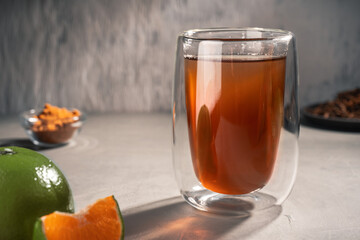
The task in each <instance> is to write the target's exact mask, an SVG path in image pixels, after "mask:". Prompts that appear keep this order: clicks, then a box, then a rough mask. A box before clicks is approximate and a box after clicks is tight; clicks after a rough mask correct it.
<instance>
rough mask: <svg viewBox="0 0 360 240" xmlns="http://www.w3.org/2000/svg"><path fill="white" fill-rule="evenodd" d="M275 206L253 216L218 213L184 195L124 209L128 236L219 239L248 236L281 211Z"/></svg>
mask: <svg viewBox="0 0 360 240" xmlns="http://www.w3.org/2000/svg"><path fill="white" fill-rule="evenodd" d="M281 210H282V209H281V207H273V208H270V209H268V210H263V211H261V212H258V213H256V214H253V215H247V216H229V215H217V214H212V213H207V212H202V211H199V210H196V209H195V208H193V207H191V206H190V205H189V204H187V203H186V202H185V201H184V200H183V199H182V198H181V197H175V198H170V199H165V200H162V201H158V202H154V203H151V204H147V205H144V206H140V207H137V208H133V209H129V210H127V211H124V213H123V217H124V223H125V239H160V240H161V239H199V240H202V239H219V238H221V237H222V236H224V235H226V234H227V233H229V232H230V231H236V236H239V237H246V236H248V235H250V234H252V233H254V232H255V231H257V230H259V229H261V228H263V227H265V226H266V225H268V224H269V223H270V222H272V221H273V220H274V219H276V218H277V217H278V216H279V215H280V213H281Z"/></svg>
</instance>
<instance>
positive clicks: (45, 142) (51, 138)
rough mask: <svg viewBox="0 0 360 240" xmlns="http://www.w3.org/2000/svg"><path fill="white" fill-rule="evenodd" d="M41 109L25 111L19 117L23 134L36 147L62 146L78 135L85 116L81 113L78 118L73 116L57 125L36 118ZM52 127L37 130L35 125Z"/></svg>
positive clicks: (53, 122) (52, 121) (50, 121)
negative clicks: (25, 134) (24, 133)
mask: <svg viewBox="0 0 360 240" xmlns="http://www.w3.org/2000/svg"><path fill="white" fill-rule="evenodd" d="M41 111H42V109H31V110H29V111H25V112H23V113H22V114H21V115H20V120H21V125H22V126H23V128H24V129H25V132H26V133H27V135H28V136H29V137H30V140H31V141H32V142H33V143H34V144H35V145H38V146H43V147H55V146H60V145H64V144H66V143H68V142H70V140H72V139H73V138H74V137H76V136H77V134H79V132H80V130H81V127H82V125H83V124H84V122H85V120H86V115H85V114H84V113H82V112H81V114H80V116H75V117H72V118H70V119H64V120H68V121H66V122H65V123H63V124H61V125H59V124H58V123H55V121H56V120H42V119H39V118H37V117H36V116H37V115H39V113H41ZM38 122H40V125H44V126H47V125H53V126H56V129H53V130H49V129H44V130H38V129H36V127H35V125H39V123H38Z"/></svg>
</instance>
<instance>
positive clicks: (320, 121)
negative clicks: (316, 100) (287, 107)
mask: <svg viewBox="0 0 360 240" xmlns="http://www.w3.org/2000/svg"><path fill="white" fill-rule="evenodd" d="M316 105H318V104H314V105H310V106H307V107H304V108H303V109H302V110H301V123H302V124H304V125H307V126H311V127H317V128H323V129H331V130H339V131H352V132H360V119H354V118H324V117H322V116H319V115H315V114H312V113H310V112H309V111H307V109H309V108H313V107H315V106H316Z"/></svg>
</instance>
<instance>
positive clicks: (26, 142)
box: [0, 138, 66, 151]
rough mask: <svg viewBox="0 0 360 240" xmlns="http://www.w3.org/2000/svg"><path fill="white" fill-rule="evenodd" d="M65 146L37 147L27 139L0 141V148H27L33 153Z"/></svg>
mask: <svg viewBox="0 0 360 240" xmlns="http://www.w3.org/2000/svg"><path fill="white" fill-rule="evenodd" d="M65 145H66V144H63V145H56V146H52V147H43V146H38V145H35V144H33V143H32V142H31V141H30V140H29V139H27V138H10V139H0V147H10V146H15V147H23V148H28V149H31V150H34V151H43V150H48V149H53V148H58V147H62V146H65Z"/></svg>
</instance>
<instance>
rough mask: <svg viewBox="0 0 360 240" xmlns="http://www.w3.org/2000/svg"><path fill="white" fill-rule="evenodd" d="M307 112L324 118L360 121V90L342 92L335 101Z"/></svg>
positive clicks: (311, 108) (310, 108) (309, 109)
mask: <svg viewBox="0 0 360 240" xmlns="http://www.w3.org/2000/svg"><path fill="white" fill-rule="evenodd" d="M306 111H307V112H309V113H311V114H314V115H318V116H321V117H323V118H347V119H360V88H356V89H354V90H350V91H344V92H341V93H339V94H338V95H337V97H336V98H335V99H334V100H333V101H329V102H326V103H321V104H318V105H315V106H312V107H309V108H307V109H306Z"/></svg>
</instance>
